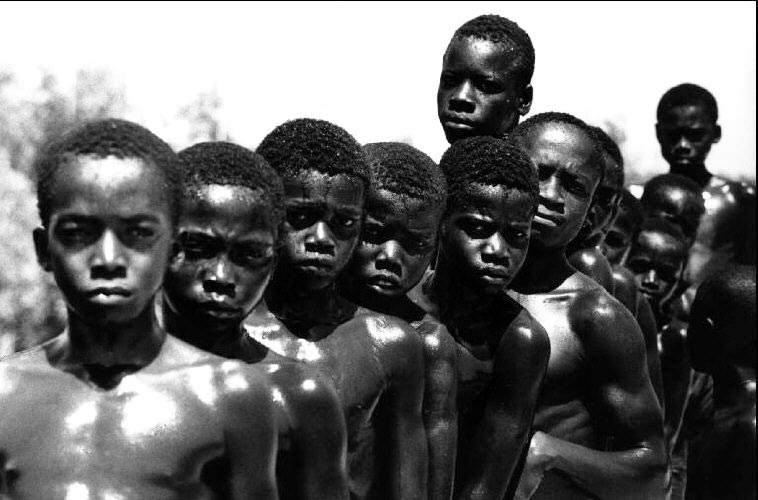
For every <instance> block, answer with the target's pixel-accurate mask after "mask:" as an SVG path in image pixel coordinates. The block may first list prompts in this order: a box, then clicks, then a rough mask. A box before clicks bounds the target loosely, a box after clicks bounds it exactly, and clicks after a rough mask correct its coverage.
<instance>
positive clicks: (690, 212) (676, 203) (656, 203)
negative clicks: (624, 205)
mask: <svg viewBox="0 0 758 500" xmlns="http://www.w3.org/2000/svg"><path fill="white" fill-rule="evenodd" d="M698 201H700V200H695V199H694V196H693V193H692V192H691V191H687V190H684V189H681V188H679V187H676V186H664V187H663V188H662V189H660V190H659V191H658V192H656V193H655V195H654V196H650V197H646V198H645V203H644V204H643V206H642V209H643V210H644V212H645V217H647V218H657V219H665V220H667V221H669V222H671V223H672V224H675V225H677V226H678V227H679V229H681V230H682V233H684V235H685V237H686V244H687V247H688V248H689V247H690V246H692V243H693V242H694V241H695V234H696V233H697V228H698V226H699V225H700V219H699V217H695V216H694V214H695V213H696V211H695V208H694V205H695V204H696V203H697V202H698Z"/></svg>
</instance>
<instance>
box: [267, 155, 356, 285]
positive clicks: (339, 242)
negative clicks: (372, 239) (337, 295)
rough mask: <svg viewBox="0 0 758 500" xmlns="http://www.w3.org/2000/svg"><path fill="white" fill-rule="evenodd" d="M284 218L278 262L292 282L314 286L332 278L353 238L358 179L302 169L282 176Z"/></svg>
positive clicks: (347, 254)
mask: <svg viewBox="0 0 758 500" xmlns="http://www.w3.org/2000/svg"><path fill="white" fill-rule="evenodd" d="M284 193H285V203H286V206H287V220H286V223H285V237H284V246H283V248H282V252H281V255H280V257H281V263H280V266H281V267H282V268H283V269H284V271H285V272H287V273H288V274H289V275H290V276H292V277H293V279H294V280H295V283H297V284H298V285H300V286H302V287H304V288H306V289H309V290H319V289H323V288H325V287H327V286H329V285H331V284H333V283H334V281H335V279H336V278H337V275H338V274H339V273H340V271H342V269H343V268H344V267H345V266H346V265H347V263H348V261H349V260H350V257H351V256H352V253H353V250H354V249H355V246H356V244H357V243H358V238H359V236H360V232H361V224H362V219H363V200H364V186H363V182H362V181H361V180H360V179H359V178H357V177H353V176H348V175H345V174H340V175H328V174H324V173H321V172H317V171H315V170H306V171H303V172H301V173H300V174H299V175H298V176H297V177H294V178H288V179H285V180H284Z"/></svg>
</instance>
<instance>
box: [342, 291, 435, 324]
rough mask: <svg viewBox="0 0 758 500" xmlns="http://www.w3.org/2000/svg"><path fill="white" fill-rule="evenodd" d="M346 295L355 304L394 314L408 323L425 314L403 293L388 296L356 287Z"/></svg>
mask: <svg viewBox="0 0 758 500" xmlns="http://www.w3.org/2000/svg"><path fill="white" fill-rule="evenodd" d="M348 296H349V297H350V299H351V300H353V301H354V302H355V303H356V304H358V305H360V306H363V307H365V308H366V309H371V310H372V311H376V312H378V313H382V314H389V315H392V316H396V317H398V318H400V319H402V320H405V321H407V322H409V323H410V322H412V321H418V320H420V319H422V318H423V317H424V314H425V313H424V311H423V309H421V308H420V307H418V306H417V305H416V304H414V303H413V302H412V301H411V300H410V299H409V298H408V297H407V296H406V295H405V294H402V295H400V296H397V297H388V296H385V295H379V294H376V293H372V292H370V291H366V290H363V289H356V290H353V291H352V292H351V293H350V294H348Z"/></svg>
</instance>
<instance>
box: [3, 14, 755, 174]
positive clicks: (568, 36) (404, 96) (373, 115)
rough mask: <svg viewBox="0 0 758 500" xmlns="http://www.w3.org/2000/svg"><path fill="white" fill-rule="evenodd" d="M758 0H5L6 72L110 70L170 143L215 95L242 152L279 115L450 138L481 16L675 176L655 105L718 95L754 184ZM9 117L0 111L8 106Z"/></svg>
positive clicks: (715, 158)
mask: <svg viewBox="0 0 758 500" xmlns="http://www.w3.org/2000/svg"><path fill="white" fill-rule="evenodd" d="M755 11H756V4H755V3H754V2H718V3H716V2H701V3H696V2H649V3H647V2H618V3H616V2H602V3H600V2H556V3H553V2H544V3H534V2H470V1H469V2H460V1H459V2H450V3H442V2H434V3H431V2H420V3H409V2H403V3H342V2H339V3H329V2H327V3H316V2H308V3H258V2H256V3H237V2H234V3H225V2H212V3H210V2H207V3H206V2H197V3H184V2H167V3H160V2H149V3H115V2H114V3H112V2H102V3H95V2H82V3H63V2H55V3H27V2H24V3H11V2H3V3H2V4H0V19H2V20H3V23H2V24H3V27H2V29H0V47H2V50H0V70H10V71H12V72H14V73H15V74H17V75H19V77H20V78H21V81H29V82H30V86H31V85H32V84H33V83H36V81H37V80H36V78H38V75H39V72H40V70H41V69H43V68H44V69H48V70H50V71H52V72H53V73H54V74H56V75H57V76H58V77H59V78H60V79H61V81H62V82H71V81H73V78H74V75H75V74H76V71H77V70H78V69H80V68H103V69H106V70H108V71H109V72H110V73H111V74H112V75H113V76H114V77H115V79H116V80H117V81H120V82H122V83H123V85H124V87H125V89H126V94H127V102H128V104H129V115H128V118H131V119H133V120H136V121H139V122H141V123H143V124H144V125H146V126H148V127H149V128H151V129H152V130H153V131H155V132H156V133H158V134H159V135H161V136H162V137H164V138H166V139H167V140H168V141H169V142H170V143H172V144H173V145H174V146H176V147H185V146H188V144H186V142H185V141H186V140H187V139H186V132H185V130H183V129H181V127H177V126H176V123H175V117H176V116H177V112H178V110H179V109H180V108H181V107H182V106H184V105H186V104H188V103H189V102H191V101H192V100H193V99H194V98H195V97H196V96H197V95H198V94H199V93H201V92H206V91H209V90H213V89H215V90H216V91H217V92H218V94H219V95H220V97H221V98H222V100H223V105H222V110H221V113H220V119H221V122H222V127H223V130H224V131H225V132H228V133H229V134H230V135H231V136H232V137H233V138H234V139H235V140H237V141H238V142H240V143H241V144H243V145H245V146H248V147H255V146H257V145H258V143H259V142H260V141H261V139H262V138H263V137H264V136H265V135H266V134H267V133H268V132H269V131H271V129H273V128H274V127H275V126H276V125H278V124H280V123H282V122H283V121H285V120H287V119H291V118H297V117H314V118H322V119H327V120H330V121H333V122H334V123H336V124H338V125H341V126H343V127H344V128H346V129H347V130H348V131H350V132H351V133H352V134H353V135H354V136H355V137H356V138H357V139H358V140H359V141H360V142H374V141H386V140H406V141H408V140H409V141H411V142H412V143H413V144H414V145H415V146H416V147H418V148H419V149H421V150H423V151H425V152H426V153H428V154H429V155H430V156H432V157H433V158H435V159H439V157H440V156H441V155H442V153H443V152H444V150H445V148H446V147H447V143H446V142H445V139H444V135H443V133H442V129H441V127H440V125H439V123H438V121H437V116H436V101H435V98H436V89H437V82H438V78H439V70H440V66H441V58H442V53H443V52H444V50H445V47H446V46H447V43H448V41H449V39H450V36H451V35H452V34H453V32H454V31H455V29H456V28H457V27H458V26H459V25H460V24H462V23H464V22H465V21H467V20H469V19H471V18H473V17H475V16H477V15H479V14H485V13H496V14H500V15H503V16H506V17H508V18H510V19H512V20H514V21H516V22H518V23H519V25H520V26H522V27H523V28H524V29H525V30H526V31H527V32H528V33H529V35H530V36H531V38H532V41H533V43H534V46H535V50H536V70H535V74H534V78H533V80H532V83H533V85H534V89H535V90H534V105H533V106H532V114H533V113H537V112H541V111H566V112H570V113H573V114H576V115H577V116H579V117H580V118H583V119H584V120H586V121H588V122H590V123H593V124H598V125H602V124H603V122H604V121H605V120H611V121H613V122H614V123H616V124H617V125H620V126H621V127H622V128H623V129H624V131H625V133H626V136H627V141H626V143H625V144H624V145H623V146H622V149H623V151H624V153H625V156H626V158H627V163H628V164H630V165H631V166H633V168H635V169H636V170H638V171H640V172H641V173H643V174H644V175H646V176H649V175H652V174H655V173H662V172H664V171H666V170H667V169H666V166H665V164H664V162H663V160H662V159H661V158H660V151H659V149H658V144H657V142H656V140H655V134H654V123H655V107H656V105H657V103H658V99H659V98H660V96H661V95H662V94H663V92H665V91H666V90H667V89H668V88H670V87H672V86H674V85H676V84H678V83H682V82H687V81H688V82H693V83H698V84H700V85H702V86H704V87H706V88H708V89H709V90H710V91H711V92H713V93H714V95H715V96H716V98H717V100H718V102H719V110H720V123H721V125H722V129H723V139H722V141H721V142H720V143H719V144H717V145H715V146H714V148H713V150H712V153H711V156H710V157H709V162H708V165H709V168H710V169H711V170H712V171H713V172H716V173H721V174H723V175H726V176H729V177H737V176H746V177H748V178H751V179H755V165H756V148H755V134H756V130H755V129H756V126H755V125H756V104H755V95H756V88H755V75H756V71H755V64H756V63H755V56H756V53H755V52H756V51H755V47H756V25H755V23H756V20H755V13H756V12H755ZM1 111H2V110H0V112H1Z"/></svg>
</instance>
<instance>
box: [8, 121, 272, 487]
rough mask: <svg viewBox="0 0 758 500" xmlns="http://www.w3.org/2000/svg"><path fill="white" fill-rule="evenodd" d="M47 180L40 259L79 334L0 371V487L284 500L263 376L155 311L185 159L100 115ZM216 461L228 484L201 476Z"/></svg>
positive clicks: (60, 152)
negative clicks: (177, 331) (180, 331)
mask: <svg viewBox="0 0 758 500" xmlns="http://www.w3.org/2000/svg"><path fill="white" fill-rule="evenodd" d="M37 171H38V184H37V192H38V197H39V210H40V218H41V220H42V227H41V228H38V229H36V230H35V231H34V242H35V246H36V250H37V257H38V260H39V262H40V264H41V266H42V267H43V268H44V269H45V270H47V271H49V272H52V273H53V274H54V276H55V279H56V282H57V283H58V286H59V287H60V289H61V291H62V292H63V296H64V297H65V300H66V304H67V308H68V325H67V328H66V330H65V331H64V332H63V333H62V334H60V335H59V336H58V337H55V338H54V339H52V340H50V341H48V342H46V343H44V344H42V345H40V346H38V347H35V348H33V349H30V350H28V351H25V352H22V353H19V354H16V355H14V356H11V357H9V358H6V359H4V360H3V361H2V362H0V372H1V373H0V381H1V382H0V414H1V415H0V455H2V456H3V458H4V460H3V463H2V464H0V465H1V466H2V470H0V485H1V486H2V488H3V491H2V493H3V494H5V495H8V496H10V497H12V498H28V499H40V500H49V499H64V498H65V499H72V498H103V499H104V498H129V499H132V498H139V499H146V500H147V499H164V498H186V499H194V498H197V499H200V498H209V497H210V496H211V495H212V491H215V490H216V489H218V488H219V487H225V488H226V489H227V491H228V492H229V497H228V498H238V499H243V498H244V499H249V498H277V493H276V484H275V479H274V454H275V450H276V428H275V423H274V407H273V404H272V403H271V397H270V388H269V386H268V384H267V382H266V380H265V376H264V375H263V374H261V373H259V372H258V371H257V370H252V369H250V368H249V367H247V366H245V365H243V364H241V363H238V362H236V361H229V360H226V359H223V358H221V357H218V356H215V355H212V354H209V353H206V352H203V351H201V350H199V349H196V348H194V347H192V346H190V345H188V344H186V343H184V342H182V341H180V340H178V339H176V338H174V337H172V336H170V335H166V333H165V332H164V331H163V330H162V329H161V328H160V327H159V326H158V324H157V322H156V319H155V315H154V314H153V307H154V297H155V294H156V293H157V292H158V290H159V288H160V286H161V282H162V280H163V274H164V272H165V270H166V266H167V264H168V261H169V258H170V256H171V249H172V243H173V237H174V233H175V228H176V222H177V219H178V217H179V208H180V195H181V179H180V174H181V172H180V169H179V166H178V159H177V158H176V155H175V154H174V153H173V152H172V151H171V149H170V148H169V147H168V145H166V144H165V143H164V142H163V141H162V140H160V139H159V138H158V137H156V136H155V135H153V134H152V133H150V132H149V131H147V130H146V129H144V128H142V127H140V126H138V125H135V124H133V123H130V122H125V121H121V120H104V121H98V122H93V123H90V124H87V125H84V126H81V127H79V128H77V129H75V130H73V131H71V132H70V133H68V134H66V135H64V136H63V137H62V138H60V139H59V140H57V141H56V142H54V143H52V144H51V145H50V146H49V147H48V148H46V149H45V150H44V152H43V153H42V155H41V157H40V158H39V159H38V162H37ZM216 459H220V460H226V461H228V464H229V467H228V469H227V471H226V474H225V475H224V476H222V477H219V478H218V479H221V480H223V482H224V483H225V484H224V485H214V484H208V483H206V482H205V481H204V477H203V469H204V467H205V466H207V465H208V464H209V463H211V462H213V461H214V460H216Z"/></svg>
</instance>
